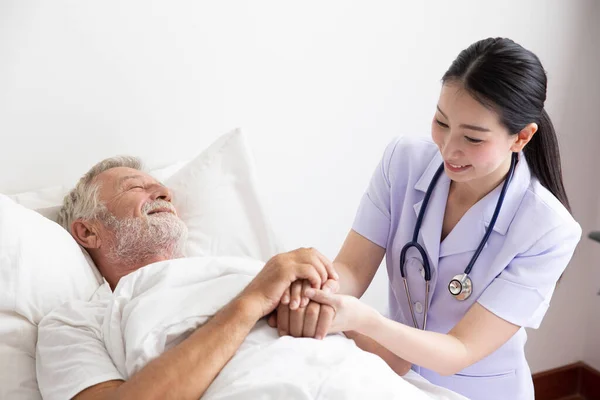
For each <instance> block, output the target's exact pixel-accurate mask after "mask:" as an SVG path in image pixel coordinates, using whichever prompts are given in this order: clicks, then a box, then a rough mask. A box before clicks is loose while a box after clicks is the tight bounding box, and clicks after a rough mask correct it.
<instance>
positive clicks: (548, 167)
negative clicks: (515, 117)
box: [523, 109, 571, 212]
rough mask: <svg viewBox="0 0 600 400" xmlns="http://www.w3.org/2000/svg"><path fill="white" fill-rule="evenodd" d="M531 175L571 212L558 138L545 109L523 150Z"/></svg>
mask: <svg viewBox="0 0 600 400" xmlns="http://www.w3.org/2000/svg"><path fill="white" fill-rule="evenodd" d="M523 153H525V157H526V159H527V164H529V169H530V171H531V174H532V175H533V176H534V177H536V178H537V179H538V180H539V181H540V183H541V184H542V185H543V186H544V187H545V188H546V189H548V190H549V191H550V192H551V193H552V194H553V195H554V196H555V197H556V198H557V199H558V200H560V202H561V203H562V204H563V205H564V206H565V207H566V208H567V210H569V212H570V211H571V205H570V204H569V199H568V197H567V192H566V191H565V186H564V184H563V177H562V169H561V163H560V152H559V149H558V138H557V137H556V132H555V130H554V125H553V124H552V121H551V120H550V116H549V115H548V113H547V112H546V110H545V109H543V110H542V115H541V117H540V120H539V122H538V130H537V132H536V133H535V134H534V135H533V137H532V138H531V141H530V142H529V143H527V145H526V146H525V147H524V149H523Z"/></svg>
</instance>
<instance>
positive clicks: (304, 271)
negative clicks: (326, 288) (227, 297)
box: [239, 248, 337, 317]
mask: <svg viewBox="0 0 600 400" xmlns="http://www.w3.org/2000/svg"><path fill="white" fill-rule="evenodd" d="M323 259H325V258H324V257H323V256H322V255H321V254H320V253H319V252H318V251H316V250H315V249H311V248H309V249H306V248H302V249H297V250H294V251H291V252H289V253H283V254H278V255H276V256H274V257H273V258H271V259H270V260H269V261H268V262H267V263H266V264H265V266H264V268H263V269H262V270H261V271H260V273H259V274H258V275H257V276H256V277H255V278H254V279H253V280H252V282H250V284H249V285H248V286H247V287H246V288H245V289H244V290H243V291H242V293H241V294H240V296H239V298H240V299H244V300H245V301H248V302H249V303H250V304H252V305H253V307H255V308H254V310H256V312H257V314H258V315H259V316H260V317H264V316H265V315H267V314H269V313H270V312H271V311H273V310H274V309H275V308H276V307H277V305H278V304H279V303H280V301H281V300H282V298H283V297H285V295H287V296H288V301H289V294H288V291H289V288H290V286H291V285H292V283H293V282H295V281H298V280H300V281H302V280H306V282H307V284H306V288H309V287H311V288H314V289H320V288H321V286H322V283H323V282H325V281H327V279H328V278H329V277H333V276H335V277H337V273H336V272H335V270H334V269H333V265H332V264H331V263H330V262H328V261H327V259H325V261H327V262H324V260H323Z"/></svg>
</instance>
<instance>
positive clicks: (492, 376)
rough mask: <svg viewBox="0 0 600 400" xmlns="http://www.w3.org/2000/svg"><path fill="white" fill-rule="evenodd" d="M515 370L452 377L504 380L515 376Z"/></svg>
mask: <svg viewBox="0 0 600 400" xmlns="http://www.w3.org/2000/svg"><path fill="white" fill-rule="evenodd" d="M515 374H516V370H514V369H511V370H508V371H503V372H489V373H470V374H455V375H454V376H457V377H460V378H473V379H477V378H481V379H486V378H487V379H495V378H505V377H511V376H515Z"/></svg>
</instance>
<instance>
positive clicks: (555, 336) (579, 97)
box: [527, 1, 600, 371]
mask: <svg viewBox="0 0 600 400" xmlns="http://www.w3.org/2000/svg"><path fill="white" fill-rule="evenodd" d="M580 6H582V9H581V11H584V14H583V18H581V19H580V23H579V26H578V29H577V33H576V36H575V37H573V39H575V40H574V41H573V42H572V53H571V54H570V57H569V58H568V61H569V65H568V67H566V68H565V70H564V73H565V74H564V75H563V76H562V78H563V80H562V81H561V82H555V85H556V84H557V83H558V84H559V85H560V87H557V86H555V88H556V89H557V90H555V92H554V93H552V92H550V93H549V100H548V108H549V112H550V115H552V116H554V121H555V124H556V128H557V131H558V132H559V134H560V142H561V143H560V144H561V152H562V154H561V156H562V159H563V168H564V178H565V182H566V187H567V193H568V194H569V197H570V200H571V206H572V208H573V213H574V215H575V218H576V219H577V220H578V221H579V223H580V224H581V226H582V229H583V238H582V240H581V242H580V244H579V246H578V249H577V251H576V254H575V256H574V258H573V261H572V263H571V265H570V266H569V268H568V270H567V272H566V273H565V275H564V277H563V279H562V280H561V282H560V284H559V286H558V287H557V290H556V292H555V295H554V298H553V300H552V305H551V307H550V310H549V311H548V313H547V315H546V318H545V319H544V321H543V323H542V326H541V327H540V329H538V330H537V331H530V332H529V334H530V338H529V342H528V346H527V350H528V353H527V355H528V358H529V362H530V365H531V367H532V369H533V370H534V371H540V370H545V369H550V368H554V367H558V366H561V365H565V364H567V363H570V362H575V361H578V360H584V361H586V362H588V363H590V364H591V365H593V366H594V367H595V368H598V369H600V346H598V337H599V334H600V324H599V322H600V301H599V300H600V296H596V293H597V292H598V290H599V289H600V274H599V273H598V265H599V263H600V262H599V260H600V244H598V243H595V242H592V241H591V240H589V239H588V238H587V234H588V233H589V231H591V230H598V229H600V224H597V223H596V221H597V220H598V214H596V212H597V210H598V203H599V200H600V197H599V194H600V181H599V180H598V172H597V171H598V169H597V168H596V167H594V164H595V162H594V161H596V160H597V159H598V151H599V150H600V135H598V128H597V127H599V126H600V114H599V113H598V110H599V109H600V75H598V68H599V67H600V59H599V57H600V47H598V40H599V39H600V30H599V29H598V26H597V21H598V20H599V18H600V3H598V2H596V1H589V2H587V3H580ZM565 58H566V57H565ZM547 69H549V68H548V67H547ZM549 75H550V79H552V75H553V73H552V70H551V69H549ZM551 82H552V81H551ZM553 94H554V95H555V96H554V97H553V96H552V95H553ZM591 278H592V279H591Z"/></svg>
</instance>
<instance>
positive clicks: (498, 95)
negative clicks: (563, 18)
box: [442, 38, 571, 211]
mask: <svg viewBox="0 0 600 400" xmlns="http://www.w3.org/2000/svg"><path fill="white" fill-rule="evenodd" d="M452 81H455V82H458V83H460V84H461V85H462V86H463V87H464V88H465V89H466V90H467V91H468V92H469V93H470V94H471V95H472V96H473V97H474V98H475V99H476V100H478V101H479V102H480V103H482V104H483V105H485V106H486V107H489V108H493V109H494V110H496V111H497V112H498V115H499V117H500V121H501V123H502V124H503V125H504V126H505V127H506V128H507V130H508V132H510V133H511V134H513V135H515V134H517V133H518V132H520V131H521V129H523V128H524V127H525V126H527V125H528V124H530V123H532V122H536V123H537V124H538V130H537V132H536V133H535V134H534V135H533V137H532V138H531V141H530V142H529V143H527V145H526V146H525V148H524V150H523V151H524V153H525V157H526V158H527V163H528V164H529V168H530V170H531V174H532V176H533V177H535V178H537V179H538V180H539V181H540V183H541V184H542V185H543V186H544V187H545V188H546V189H548V190H549V191H550V192H551V193H552V194H553V195H554V196H555V197H556V198H557V199H558V200H559V201H560V202H561V203H562V204H563V205H564V206H565V207H566V208H567V209H568V210H569V211H571V207H570V205H569V199H568V198H567V193H566V191H565V187H564V184H563V178H562V171H561V166H560V153H559V151H558V139H557V137H556V132H555V131H554V126H553V125H552V121H550V117H549V116H548V114H547V113H546V111H545V110H544V102H545V101H546V86H547V77H546V71H544V68H543V67H542V63H541V62H540V60H539V59H538V57H537V56H536V55H535V54H533V53H532V52H531V51H529V50H527V49H524V48H523V47H522V46H520V45H518V44H517V43H515V42H513V41H512V40H510V39H505V38H489V39H484V40H480V41H478V42H476V43H473V44H472V45H471V46H469V47H468V48H466V49H465V50H463V51H462V52H461V53H460V54H459V55H458V57H457V58H456V59H455V60H454V62H453V63H452V65H451V66H450V68H449V69H448V71H446V73H445V74H444V76H443V78H442V82H444V83H446V82H452Z"/></svg>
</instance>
